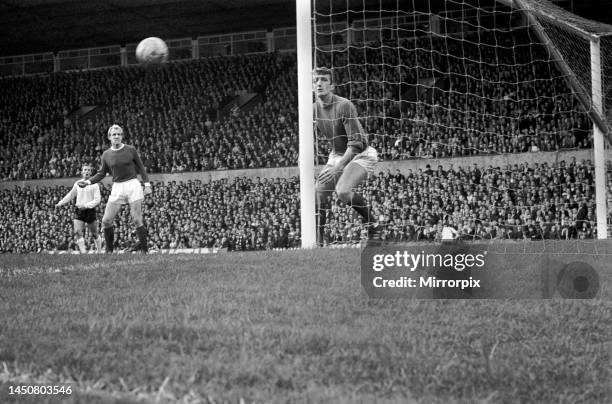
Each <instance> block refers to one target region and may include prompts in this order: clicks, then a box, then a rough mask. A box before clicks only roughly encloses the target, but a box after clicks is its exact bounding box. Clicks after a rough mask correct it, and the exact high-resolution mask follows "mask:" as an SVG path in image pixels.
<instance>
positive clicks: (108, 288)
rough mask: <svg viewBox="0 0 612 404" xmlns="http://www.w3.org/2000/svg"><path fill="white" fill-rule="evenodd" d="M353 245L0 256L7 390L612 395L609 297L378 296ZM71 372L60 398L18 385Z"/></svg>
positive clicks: (99, 398) (133, 397)
mask: <svg viewBox="0 0 612 404" xmlns="http://www.w3.org/2000/svg"><path fill="white" fill-rule="evenodd" d="M359 266H360V262H359V250H354V249H347V250H314V251H288V252H262V253H233V254H216V255H150V256H139V255H118V256H110V257H109V256H68V255H64V256H46V255H27V256H19V255H14V256H3V257H0V268H1V271H2V275H1V276H0V320H1V323H0V402H3V403H4V402H25V403H40V402H69V403H81V402H82V403H114V402H122V403H124V402H128V403H136V402H160V403H174V402H182V403H224V402H228V403H242V402H244V403H253V402H257V403H268V402H272V403H284V402H290V403H318V402H333V403H357V402H364V403H374V402H376V403H478V402H480V403H516V402H533V403H553V402H554V403H603V402H610V401H612V327H611V326H610V324H612V310H611V308H612V304H610V303H609V302H608V301H603V300H594V301H563V300H522V301H500V300H479V301H434V300H421V301H416V300H374V299H369V298H368V297H367V296H366V295H365V293H364V292H363V290H362V288H361V285H360V269H359ZM32 384H45V385H68V384H69V385H70V386H72V388H73V394H71V395H64V396H59V395H58V396H41V395H38V396H33V395H31V396H18V395H10V394H9V388H10V387H11V386H17V385H32Z"/></svg>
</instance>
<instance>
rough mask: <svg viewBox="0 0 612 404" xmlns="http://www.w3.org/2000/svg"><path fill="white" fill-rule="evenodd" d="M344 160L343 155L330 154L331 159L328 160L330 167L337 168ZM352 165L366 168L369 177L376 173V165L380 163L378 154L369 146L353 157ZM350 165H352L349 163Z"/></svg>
mask: <svg viewBox="0 0 612 404" xmlns="http://www.w3.org/2000/svg"><path fill="white" fill-rule="evenodd" d="M341 159H342V154H337V153H330V154H329V159H328V160H327V165H328V166H335V165H336V164H338V162H339V161H340V160H341ZM351 163H356V164H359V165H360V166H362V167H363V168H365V170H366V172H367V173H368V175H370V174H372V173H373V172H374V168H375V167H376V163H378V152H377V151H376V149H375V148H373V147H372V146H368V147H367V149H365V150H364V151H362V152H361V153H359V154H358V155H356V156H355V157H353V159H352V160H351ZM349 164H350V163H349Z"/></svg>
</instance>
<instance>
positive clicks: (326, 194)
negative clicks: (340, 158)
mask: <svg viewBox="0 0 612 404" xmlns="http://www.w3.org/2000/svg"><path fill="white" fill-rule="evenodd" d="M325 167H326V168H327V167H330V166H329V165H326V166H325ZM324 169H325V168H324ZM339 177H340V175H338V178H339ZM338 178H335V179H334V180H332V181H328V182H321V181H317V182H316V184H315V203H316V212H317V216H318V223H317V244H318V245H320V246H322V245H323V238H324V234H325V223H326V221H327V211H328V210H329V209H330V205H329V199H330V197H331V196H332V195H333V193H334V191H335V190H336V183H337V180H338Z"/></svg>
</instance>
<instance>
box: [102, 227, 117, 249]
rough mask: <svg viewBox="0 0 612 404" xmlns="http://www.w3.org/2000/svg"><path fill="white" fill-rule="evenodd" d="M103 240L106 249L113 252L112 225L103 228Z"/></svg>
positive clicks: (113, 235) (113, 236) (113, 232)
mask: <svg viewBox="0 0 612 404" xmlns="http://www.w3.org/2000/svg"><path fill="white" fill-rule="evenodd" d="M104 241H106V251H107V252H113V243H114V242H115V229H114V228H112V227H105V228H104Z"/></svg>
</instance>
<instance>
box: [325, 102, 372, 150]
mask: <svg viewBox="0 0 612 404" xmlns="http://www.w3.org/2000/svg"><path fill="white" fill-rule="evenodd" d="M314 111H315V119H316V122H317V126H316V127H317V130H318V132H319V134H320V135H321V136H325V138H327V140H329V141H330V142H331V143H332V151H333V153H336V154H344V152H345V151H346V149H347V148H348V147H349V146H352V147H354V148H356V149H357V150H358V151H359V152H362V151H364V150H365V149H366V148H367V147H368V137H367V136H366V134H365V132H364V131H363V127H362V126H361V123H360V122H359V118H358V116H357V109H356V108H355V106H354V105H353V103H352V102H350V101H349V100H347V99H346V98H343V97H340V96H338V95H335V94H332V101H331V102H330V103H325V104H324V103H323V102H322V101H321V100H317V101H316V102H315V103H314Z"/></svg>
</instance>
